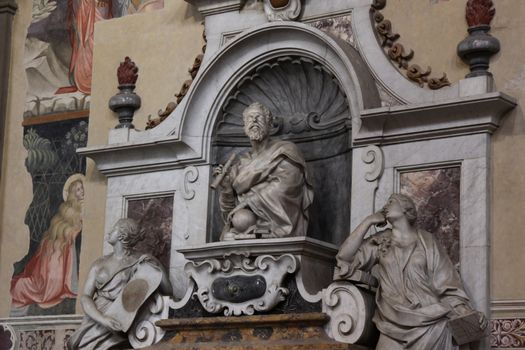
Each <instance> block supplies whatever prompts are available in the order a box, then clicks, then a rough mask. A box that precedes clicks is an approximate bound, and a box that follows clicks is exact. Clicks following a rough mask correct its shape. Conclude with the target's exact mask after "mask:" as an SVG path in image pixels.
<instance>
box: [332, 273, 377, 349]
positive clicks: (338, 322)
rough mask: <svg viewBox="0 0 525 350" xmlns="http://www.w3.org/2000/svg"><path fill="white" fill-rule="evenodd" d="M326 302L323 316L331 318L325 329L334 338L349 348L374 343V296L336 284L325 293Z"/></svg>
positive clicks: (348, 284) (347, 283)
mask: <svg viewBox="0 0 525 350" xmlns="http://www.w3.org/2000/svg"><path fill="white" fill-rule="evenodd" d="M322 301H323V312H324V313H325V314H327V315H328V316H330V322H329V323H328V324H327V325H326V326H325V330H326V333H327V334H328V336H329V337H330V338H332V339H334V340H337V341H339V342H342V343H347V344H356V343H359V344H366V345H368V343H370V342H371V341H373V339H372V338H373V336H374V329H375V327H374V325H373V324H372V317H373V315H374V310H375V301H374V293H372V292H367V291H364V290H362V289H359V288H358V287H356V286H354V285H353V284H352V283H349V282H346V281H336V282H334V283H332V284H331V285H330V286H329V287H328V288H326V289H325V290H323V299H322Z"/></svg>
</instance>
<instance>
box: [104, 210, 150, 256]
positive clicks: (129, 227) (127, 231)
mask: <svg viewBox="0 0 525 350" xmlns="http://www.w3.org/2000/svg"><path fill="white" fill-rule="evenodd" d="M143 239H144V232H143V231H142V230H140V229H139V225H138V223H137V221H135V220H133V219H127V218H126V219H120V220H119V221H117V223H116V224H115V226H114V227H113V230H111V233H110V234H109V237H108V243H110V244H115V243H116V241H117V240H118V241H120V242H121V243H122V246H123V247H124V249H125V250H127V251H131V250H133V247H134V246H135V245H136V244H137V243H138V242H140V241H142V240H143Z"/></svg>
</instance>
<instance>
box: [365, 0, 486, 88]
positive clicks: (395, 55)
mask: <svg viewBox="0 0 525 350" xmlns="http://www.w3.org/2000/svg"><path fill="white" fill-rule="evenodd" d="M471 1H472V0H471ZM482 1H483V2H485V1H490V0H482ZM386 2H387V0H374V3H373V4H372V8H371V12H372V17H373V19H374V22H375V23H376V25H375V27H376V33H377V35H378V36H379V39H380V42H381V46H382V47H383V48H385V50H386V54H387V56H388V57H389V58H390V59H391V60H392V61H393V62H395V63H397V66H398V67H399V68H400V69H401V70H402V71H403V72H404V73H405V75H406V77H407V78H408V79H410V80H412V81H413V82H416V83H417V84H418V85H419V86H420V87H425V86H426V87H428V88H429V89H431V90H438V89H441V88H443V87H445V86H450V81H449V80H448V78H447V75H446V74H445V73H443V75H442V76H441V77H440V78H436V77H430V74H431V73H432V68H431V67H427V68H426V69H424V68H422V67H421V66H419V65H417V64H410V61H411V60H412V59H413V58H414V51H413V50H409V51H407V50H406V49H405V47H404V46H403V44H401V43H399V42H398V40H399V38H400V37H401V36H400V35H399V34H398V33H394V32H393V29H392V22H391V21H390V20H388V19H385V17H384V16H383V14H382V13H381V12H380V10H382V9H384V8H385V7H386Z"/></svg>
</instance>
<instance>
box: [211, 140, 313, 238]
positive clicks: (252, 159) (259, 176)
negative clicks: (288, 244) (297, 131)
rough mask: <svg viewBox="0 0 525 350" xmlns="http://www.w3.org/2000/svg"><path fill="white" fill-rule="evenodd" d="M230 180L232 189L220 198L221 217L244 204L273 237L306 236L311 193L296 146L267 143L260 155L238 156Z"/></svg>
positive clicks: (304, 168)
mask: <svg viewBox="0 0 525 350" xmlns="http://www.w3.org/2000/svg"><path fill="white" fill-rule="evenodd" d="M230 176H231V178H232V181H233V182H232V188H231V189H230V190H229V191H228V190H226V191H223V192H221V196H220V205H221V210H222V211H223V213H225V214H226V215H227V214H228V213H229V212H230V211H231V210H232V209H233V208H234V207H235V206H236V205H237V204H238V203H245V204H246V205H247V206H248V207H249V208H250V210H251V211H252V212H253V213H254V214H255V216H256V217H257V228H258V229H263V230H268V231H269V232H270V235H271V236H272V237H286V236H305V235H306V233H307V232H306V231H307V229H308V207H309V206H310V205H311V204H312V201H313V190H312V186H311V184H310V183H309V181H308V178H307V175H306V163H305V161H304V158H303V156H302V155H301V153H300V151H299V149H298V148H297V146H296V145H295V144H293V143H292V142H289V141H282V140H270V141H269V144H268V146H267V147H266V148H265V149H263V150H261V151H260V152H259V153H257V154H255V153H254V152H247V153H244V154H243V155H241V157H240V160H239V162H238V163H237V164H236V165H235V166H233V167H232V169H231V171H230ZM226 227H228V223H227V226H226Z"/></svg>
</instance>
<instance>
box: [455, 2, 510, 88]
mask: <svg viewBox="0 0 525 350" xmlns="http://www.w3.org/2000/svg"><path fill="white" fill-rule="evenodd" d="M495 14H496V9H495V8H494V4H493V3H492V0H468V1H467V6H466V16H465V17H466V20H467V24H468V26H469V28H468V33H469V36H468V37H467V38H465V39H464V40H463V41H461V42H460V43H459V45H458V56H459V57H461V58H462V59H463V61H465V62H466V63H468V64H469V66H470V73H469V74H467V76H466V77H467V78H470V77H478V76H484V75H489V76H490V75H492V74H491V73H490V72H489V71H488V69H489V64H490V58H491V57H492V56H493V55H495V54H497V53H498V52H499V50H500V43H499V40H498V39H496V38H494V37H493V36H491V35H490V34H489V33H488V32H489V31H490V22H492V19H493V18H494V15H495Z"/></svg>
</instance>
